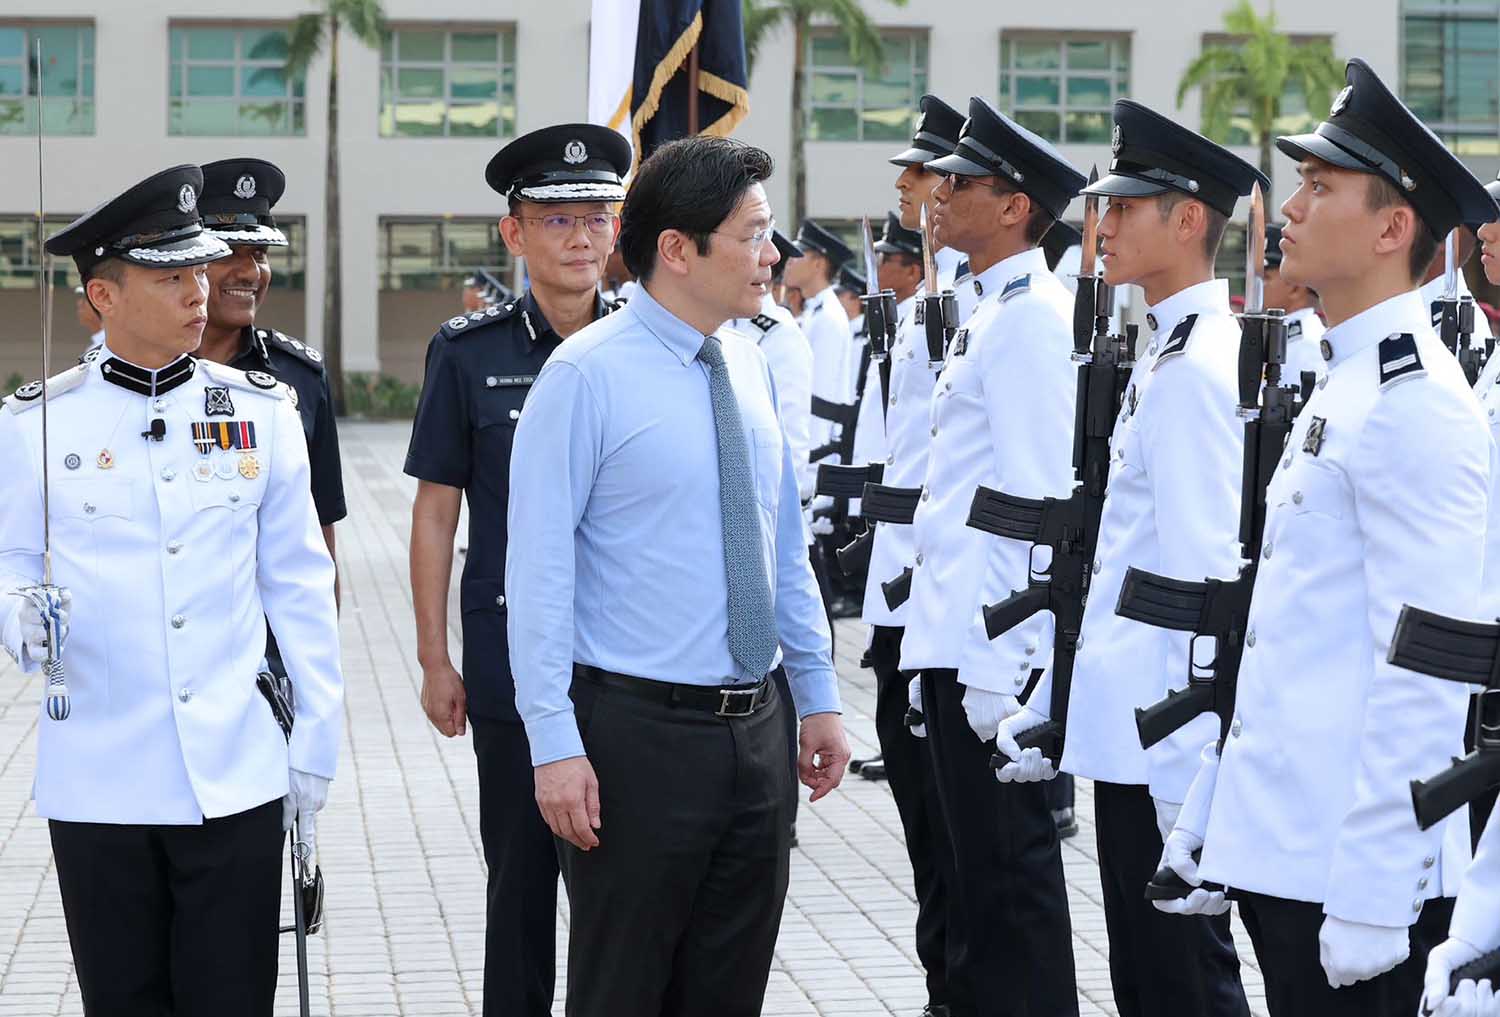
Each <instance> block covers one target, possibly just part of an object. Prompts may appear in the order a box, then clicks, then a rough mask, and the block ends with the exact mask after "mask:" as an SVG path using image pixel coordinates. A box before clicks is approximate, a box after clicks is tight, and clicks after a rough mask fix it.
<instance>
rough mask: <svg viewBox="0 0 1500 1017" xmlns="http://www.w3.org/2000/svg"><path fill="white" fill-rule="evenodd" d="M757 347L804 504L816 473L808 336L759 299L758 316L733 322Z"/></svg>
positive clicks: (789, 316)
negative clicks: (768, 373) (763, 359)
mask: <svg viewBox="0 0 1500 1017" xmlns="http://www.w3.org/2000/svg"><path fill="white" fill-rule="evenodd" d="M733 327H734V328H735V330H736V331H738V332H742V333H743V334H745V335H746V336H748V337H749V338H750V339H751V340H752V341H754V342H755V343H756V345H758V346H759V347H760V351H761V352H762V353H764V354H765V355H766V364H767V365H769V366H770V368H771V380H772V382H774V383H775V385H776V408H777V410H778V412H779V413H780V415H781V429H782V431H784V432H785V433H786V441H787V444H788V445H790V446H791V448H792V461H793V462H794V463H796V464H797V492H798V494H800V495H801V497H802V500H803V501H806V500H807V499H809V498H811V497H812V495H813V487H814V483H815V479H816V472H815V471H814V469H813V466H812V463H811V462H810V461H809V459H808V453H809V452H810V451H811V450H812V425H813V423H814V421H813V417H812V389H813V353H812V347H811V346H810V345H808V342H807V336H805V335H803V334H802V329H801V328H800V327H799V326H798V325H797V319H796V318H794V317H793V316H792V312H791V311H788V310H787V309H786V308H785V307H782V306H781V305H780V304H778V303H777V302H776V301H775V300H772V299H771V295H770V294H769V293H768V294H766V296H764V297H763V298H761V303H760V314H759V315H757V316H756V317H754V318H740V319H736V320H735V321H734V323H733Z"/></svg>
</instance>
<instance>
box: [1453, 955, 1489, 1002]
mask: <svg viewBox="0 0 1500 1017" xmlns="http://www.w3.org/2000/svg"><path fill="white" fill-rule="evenodd" d="M1465 980H1469V981H1473V982H1482V981H1486V980H1487V981H1488V982H1489V983H1490V986H1491V987H1492V988H1493V987H1494V986H1495V985H1496V984H1500V950H1491V951H1490V952H1489V953H1487V954H1483V955H1482V956H1479V957H1475V958H1474V959H1473V960H1471V961H1469V963H1467V964H1463V965H1460V966H1459V967H1457V968H1455V969H1454V971H1453V974H1451V975H1450V976H1448V995H1450V996H1451V995H1453V994H1454V993H1456V992H1458V983H1459V982H1462V981H1465Z"/></svg>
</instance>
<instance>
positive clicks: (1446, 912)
mask: <svg viewBox="0 0 1500 1017" xmlns="http://www.w3.org/2000/svg"><path fill="white" fill-rule="evenodd" d="M1239 906H1240V920H1241V921H1242V922H1244V923H1245V930H1246V931H1247V932H1249V933H1250V941H1251V942H1252V943H1253V944H1254V945H1255V956H1256V957H1257V958H1259V959H1260V970H1261V974H1262V975H1264V976H1265V980H1266V1008H1267V1009H1268V1010H1270V1012H1271V1017H1411V1015H1412V1014H1414V1013H1416V1012H1417V1006H1418V1004H1419V1003H1420V1002H1421V999H1422V975H1423V973H1424V972H1425V971H1426V968H1427V954H1428V953H1429V952H1430V951H1431V950H1432V948H1433V947H1435V946H1437V945H1438V944H1439V943H1441V942H1442V941H1443V940H1444V939H1445V938H1446V937H1447V935H1448V922H1449V920H1450V919H1451V918H1452V917H1453V901H1452V900H1451V899H1438V900H1430V901H1428V902H1427V904H1426V905H1425V906H1424V907H1423V908H1422V913H1421V915H1419V916H1418V918H1417V921H1416V924H1415V925H1413V926H1412V927H1411V956H1409V957H1407V958H1406V960H1404V961H1402V962H1401V963H1400V964H1398V965H1396V967H1394V968H1393V969H1391V970H1390V971H1387V972H1386V973H1385V974H1383V975H1379V976H1377V977H1375V978H1371V979H1368V980H1367V981H1363V982H1356V983H1355V984H1354V985H1350V986H1346V987H1344V988H1342V989H1333V988H1329V985H1328V978H1327V976H1326V975H1325V974H1324V972H1323V964H1322V962H1321V961H1320V960H1319V957H1318V931H1319V930H1320V929H1321V928H1322V927H1323V905H1321V904H1309V903H1307V902H1306V901H1300V900H1283V899H1281V898H1280V897H1266V896H1263V895H1261V894H1254V893H1247V894H1241V895H1240V897H1239Z"/></svg>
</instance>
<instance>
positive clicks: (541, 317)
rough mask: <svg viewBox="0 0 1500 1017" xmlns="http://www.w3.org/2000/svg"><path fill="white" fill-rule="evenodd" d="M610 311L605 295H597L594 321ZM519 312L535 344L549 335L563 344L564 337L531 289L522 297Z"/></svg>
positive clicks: (522, 322) (595, 297)
mask: <svg viewBox="0 0 1500 1017" xmlns="http://www.w3.org/2000/svg"><path fill="white" fill-rule="evenodd" d="M609 310H610V309H609V305H608V303H606V302H605V300H604V295H603V294H595V295H594V320H595V321H598V320H599V319H600V318H602V317H604V316H605V315H606V314H608V313H609ZM519 312H520V315H521V324H522V325H524V326H525V327H526V334H527V335H528V336H530V337H531V341H532V342H533V343H539V342H541V341H542V340H543V339H544V338H546V337H547V336H549V335H550V336H552V337H553V338H554V339H556V340H557V341H558V342H562V337H561V336H559V335H558V334H557V331H556V330H555V329H554V328H553V327H552V323H551V322H549V321H548V320H547V316H546V315H545V314H543V313H542V305H541V304H538V303H537V302H536V296H535V294H533V293H532V291H531V289H530V288H529V287H528V288H527V290H526V292H525V294H524V295H522V297H521V306H520V308H519Z"/></svg>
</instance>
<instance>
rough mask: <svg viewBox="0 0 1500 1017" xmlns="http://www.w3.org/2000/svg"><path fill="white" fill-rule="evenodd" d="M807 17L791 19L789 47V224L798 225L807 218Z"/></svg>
mask: <svg viewBox="0 0 1500 1017" xmlns="http://www.w3.org/2000/svg"><path fill="white" fill-rule="evenodd" d="M807 20H808V19H807V15H806V14H803V13H801V12H800V11H799V12H798V13H797V14H795V15H793V21H792V24H793V29H792V45H793V47H795V51H794V52H795V55H794V56H793V57H792V222H793V225H794V226H796V227H800V226H801V225H802V220H803V219H804V218H805V217H806V216H807V153H806V148H805V145H806V140H807V111H806V110H805V109H804V108H803V103H802V90H803V81H802V78H803V63H804V61H805V59H806V51H807Z"/></svg>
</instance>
